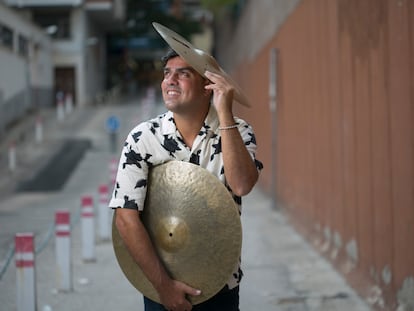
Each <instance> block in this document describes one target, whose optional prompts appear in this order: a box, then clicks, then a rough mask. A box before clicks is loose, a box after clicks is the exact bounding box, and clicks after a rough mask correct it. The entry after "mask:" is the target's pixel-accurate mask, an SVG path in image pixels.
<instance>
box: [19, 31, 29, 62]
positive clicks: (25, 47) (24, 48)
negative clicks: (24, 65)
mask: <svg viewBox="0 0 414 311" xmlns="http://www.w3.org/2000/svg"><path fill="white" fill-rule="evenodd" d="M19 54H20V55H21V56H23V57H27V56H28V55H29V40H27V38H26V37H24V36H22V35H19Z"/></svg>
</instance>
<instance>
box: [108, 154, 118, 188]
mask: <svg viewBox="0 0 414 311" xmlns="http://www.w3.org/2000/svg"><path fill="white" fill-rule="evenodd" d="M117 172H118V160H117V159H116V158H112V159H111V162H109V176H110V183H111V186H115V183H116V174H117Z"/></svg>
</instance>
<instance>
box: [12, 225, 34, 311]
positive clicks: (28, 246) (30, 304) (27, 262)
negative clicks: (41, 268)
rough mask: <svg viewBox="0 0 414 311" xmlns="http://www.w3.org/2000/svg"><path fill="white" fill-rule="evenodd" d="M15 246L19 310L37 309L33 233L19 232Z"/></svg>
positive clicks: (30, 310)
mask: <svg viewBox="0 0 414 311" xmlns="http://www.w3.org/2000/svg"><path fill="white" fill-rule="evenodd" d="M15 248H16V253H15V258H16V288H17V296H16V298H17V301H16V302H17V311H35V310H36V282H35V256H34V235H33V233H17V234H16V236H15Z"/></svg>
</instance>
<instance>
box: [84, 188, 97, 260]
mask: <svg viewBox="0 0 414 311" xmlns="http://www.w3.org/2000/svg"><path fill="white" fill-rule="evenodd" d="M81 227H82V258H83V260H84V261H85V262H92V261H95V260H96V259H95V219H94V209H93V198H92V197H91V196H88V195H85V196H83V197H82V210H81Z"/></svg>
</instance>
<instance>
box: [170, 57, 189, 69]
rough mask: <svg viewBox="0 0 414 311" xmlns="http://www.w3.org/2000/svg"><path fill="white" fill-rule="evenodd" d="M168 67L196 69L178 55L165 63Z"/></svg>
mask: <svg viewBox="0 0 414 311" xmlns="http://www.w3.org/2000/svg"><path fill="white" fill-rule="evenodd" d="M165 67H166V68H191V69H192V70H194V68H193V67H191V66H190V64H188V63H187V62H186V61H185V60H184V59H183V58H181V57H180V56H176V57H173V58H170V59H169V60H168V61H167V63H166V64H165Z"/></svg>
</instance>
